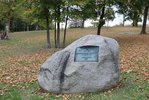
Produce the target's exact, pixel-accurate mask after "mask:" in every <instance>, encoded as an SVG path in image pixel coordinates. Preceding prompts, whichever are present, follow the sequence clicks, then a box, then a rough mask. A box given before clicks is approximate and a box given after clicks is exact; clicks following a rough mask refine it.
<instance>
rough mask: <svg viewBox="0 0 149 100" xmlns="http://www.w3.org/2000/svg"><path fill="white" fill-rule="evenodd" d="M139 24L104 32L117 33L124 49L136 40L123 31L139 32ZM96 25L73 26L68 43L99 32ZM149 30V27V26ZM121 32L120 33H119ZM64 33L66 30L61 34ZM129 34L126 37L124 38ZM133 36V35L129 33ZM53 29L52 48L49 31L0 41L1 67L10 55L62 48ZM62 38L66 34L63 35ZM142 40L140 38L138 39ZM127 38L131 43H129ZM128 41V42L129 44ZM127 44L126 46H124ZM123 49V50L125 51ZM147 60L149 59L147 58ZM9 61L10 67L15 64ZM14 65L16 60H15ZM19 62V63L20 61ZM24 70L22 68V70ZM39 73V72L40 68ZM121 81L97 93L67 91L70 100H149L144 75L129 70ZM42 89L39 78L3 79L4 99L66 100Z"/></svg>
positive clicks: (1, 97)
mask: <svg viewBox="0 0 149 100" xmlns="http://www.w3.org/2000/svg"><path fill="white" fill-rule="evenodd" d="M138 30H139V29H138V28H130V29H128V28H119V27H118V28H108V29H106V28H105V29H103V30H102V35H104V36H108V37H113V38H115V39H118V41H119V42H120V46H123V47H122V49H123V50H126V49H127V47H125V46H126V44H129V43H131V42H133V41H134V39H133V41H132V39H130V40H131V41H127V40H125V39H126V38H127V37H125V34H119V33H123V32H126V33H127V32H129V31H132V32H138ZM95 32H96V29H91V28H88V29H69V30H68V35H67V45H69V44H70V43H71V42H73V41H74V40H76V39H78V38H79V37H81V36H84V35H87V34H90V33H93V34H95ZM148 32H149V30H148ZM117 33H118V34H117ZM61 36H62V34H61ZM124 37H125V38H124ZM128 37H129V36H128ZM53 41H54V40H53V31H51V42H52V49H50V50H49V49H47V48H46V33H45V31H32V32H16V33H11V34H10V40H8V41H0V62H1V63H0V70H5V68H1V67H4V65H1V64H2V62H5V64H7V63H8V62H9V60H8V57H12V58H13V57H16V56H21V55H30V54H32V53H39V52H40V51H41V50H42V51H44V52H52V53H54V52H55V51H57V50H60V49H54V48H53V47H54V44H53ZM61 41H62V38H61ZM137 41H138V40H137ZM126 42H127V43H126ZM125 43H126V44H125ZM145 43H147V42H145ZM124 48H125V49H124ZM123 50H121V51H122V52H124V51H123ZM143 61H144V60H143V59H142V60H141V61H139V62H135V64H137V65H138V66H141V67H143V68H144V67H147V64H148V63H146V62H143ZM145 61H148V59H147V60H145ZM40 62H41V59H35V60H30V61H28V60H26V59H23V60H20V61H18V62H17V63H18V65H21V66H22V67H24V66H30V65H32V64H34V63H40ZM9 64H10V63H8V64H7V66H6V67H7V68H6V69H9V67H12V66H11V65H9ZM13 65H14V64H13ZM16 66H17V65H16ZM19 71H20V70H19ZM36 73H38V72H36ZM1 77H2V76H1ZM120 82H121V86H120V87H117V88H114V89H113V90H109V91H106V92H96V93H85V94H81V95H80V94H71V95H68V96H67V95H66V96H67V98H68V99H67V100H148V99H149V83H148V81H145V80H144V79H143V78H142V79H141V77H138V76H137V73H135V72H134V71H132V72H130V73H127V72H121V73H120ZM45 94H46V95H47V93H44V92H42V91H40V88H39V85H38V82H37V81H33V82H27V83H24V82H20V83H19V84H15V85H11V84H4V83H2V82H1V83H0V100H64V96H65V95H57V94H54V95H53V94H50V93H49V94H48V95H47V96H45Z"/></svg>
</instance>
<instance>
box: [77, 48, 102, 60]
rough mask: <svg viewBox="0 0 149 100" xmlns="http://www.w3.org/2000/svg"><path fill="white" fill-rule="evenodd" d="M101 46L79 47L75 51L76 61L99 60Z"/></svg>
mask: <svg viewBox="0 0 149 100" xmlns="http://www.w3.org/2000/svg"><path fill="white" fill-rule="evenodd" d="M98 53H99V46H82V47H78V48H77V49H76V52H75V59H74V61H75V62H98Z"/></svg>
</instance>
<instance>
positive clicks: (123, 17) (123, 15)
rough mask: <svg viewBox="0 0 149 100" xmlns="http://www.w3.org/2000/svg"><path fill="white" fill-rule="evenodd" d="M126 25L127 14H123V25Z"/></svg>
mask: <svg viewBox="0 0 149 100" xmlns="http://www.w3.org/2000/svg"><path fill="white" fill-rule="evenodd" d="M124 26H125V14H123V27H124Z"/></svg>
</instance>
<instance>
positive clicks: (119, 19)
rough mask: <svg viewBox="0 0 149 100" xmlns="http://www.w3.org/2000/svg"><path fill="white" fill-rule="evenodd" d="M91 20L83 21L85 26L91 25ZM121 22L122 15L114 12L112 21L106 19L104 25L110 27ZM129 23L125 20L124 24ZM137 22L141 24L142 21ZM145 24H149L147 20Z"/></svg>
mask: <svg viewBox="0 0 149 100" xmlns="http://www.w3.org/2000/svg"><path fill="white" fill-rule="evenodd" d="M91 22H92V20H87V21H85V27H89V26H92V24H91ZM122 22H123V16H122V15H120V14H117V13H116V14H115V19H114V20H113V21H106V23H105V25H104V26H110V27H112V26H116V25H120V24H121V23H122ZM131 23H132V21H129V20H127V21H125V25H131ZM138 24H139V25H141V24H142V22H139V23H138ZM147 25H149V20H148V21H147Z"/></svg>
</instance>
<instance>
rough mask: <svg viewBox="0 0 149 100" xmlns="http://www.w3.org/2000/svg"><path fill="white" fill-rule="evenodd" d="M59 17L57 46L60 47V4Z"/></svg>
mask: <svg viewBox="0 0 149 100" xmlns="http://www.w3.org/2000/svg"><path fill="white" fill-rule="evenodd" d="M57 19H58V22H57V47H58V48H60V5H58V14H57Z"/></svg>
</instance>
